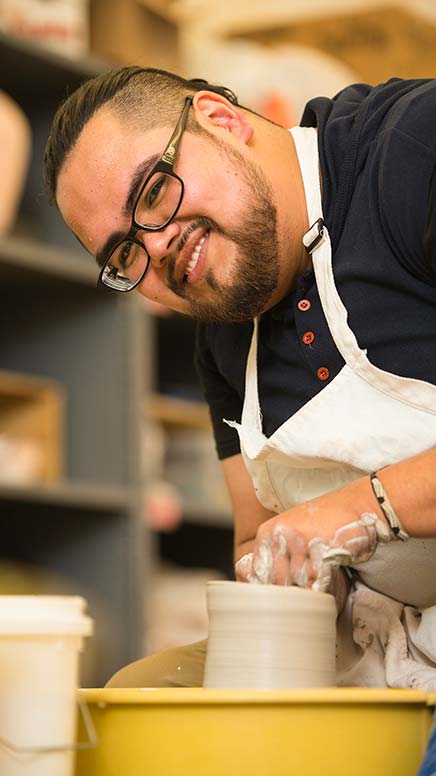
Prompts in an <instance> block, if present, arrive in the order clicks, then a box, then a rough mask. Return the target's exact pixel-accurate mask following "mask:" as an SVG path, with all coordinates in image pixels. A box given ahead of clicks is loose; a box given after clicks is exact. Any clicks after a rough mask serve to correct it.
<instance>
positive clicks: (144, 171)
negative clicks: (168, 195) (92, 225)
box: [95, 154, 161, 267]
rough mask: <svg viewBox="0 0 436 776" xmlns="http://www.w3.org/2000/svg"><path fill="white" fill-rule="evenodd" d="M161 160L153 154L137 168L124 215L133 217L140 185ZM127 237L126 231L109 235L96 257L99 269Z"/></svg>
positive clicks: (131, 182)
mask: <svg viewBox="0 0 436 776" xmlns="http://www.w3.org/2000/svg"><path fill="white" fill-rule="evenodd" d="M160 158H161V156H160V154H153V156H148V157H147V159H144V161H143V162H141V164H139V165H138V167H137V168H136V170H135V172H134V173H133V176H132V179H131V181H130V186H129V190H128V192H127V197H126V201H125V203H124V207H123V215H125V216H130V215H131V212H132V208H133V203H134V202H135V198H136V196H137V194H138V190H139V187H140V185H141V184H142V182H143V180H144V178H146V177H147V176H148V175H149V174H150V172H151V171H152V169H153V167H155V165H156V163H157V162H158V160H159V159H160ZM125 235H126V232H125V231H117V232H112V234H111V235H109V237H108V239H107V240H106V242H105V244H104V245H103V247H102V249H101V250H100V251H98V253H96V255H95V260H96V262H97V264H98V266H99V267H102V266H103V264H104V263H105V261H106V259H107V257H108V256H109V254H110V252H111V251H112V249H113V248H114V247H115V245H116V244H117V243H118V242H119V241H120V240H122V238H123V237H124V236H125Z"/></svg>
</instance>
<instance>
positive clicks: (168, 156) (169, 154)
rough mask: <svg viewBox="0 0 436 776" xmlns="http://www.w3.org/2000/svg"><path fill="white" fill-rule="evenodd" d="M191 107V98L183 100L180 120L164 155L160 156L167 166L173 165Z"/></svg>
mask: <svg viewBox="0 0 436 776" xmlns="http://www.w3.org/2000/svg"><path fill="white" fill-rule="evenodd" d="M191 105H192V97H187V98H186V100H185V106H184V108H183V111H182V115H181V116H180V119H179V120H178V122H177V126H176V128H175V130H174V132H173V134H172V135H171V138H170V141H169V143H168V145H167V147H166V148H165V151H164V153H163V154H162V161H163V162H166V163H167V164H170V165H173V163H174V159H175V157H176V155H177V150H178V147H179V143H180V138H181V136H182V134H183V131H184V129H185V126H186V121H187V118H188V111H189V108H190V107H191Z"/></svg>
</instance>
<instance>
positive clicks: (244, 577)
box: [235, 552, 253, 582]
mask: <svg viewBox="0 0 436 776" xmlns="http://www.w3.org/2000/svg"><path fill="white" fill-rule="evenodd" d="M252 565H253V553H252V552H247V553H246V554H245V555H243V556H242V558H239V560H238V561H237V562H236V563H235V575H236V581H237V582H249V581H250V576H251V572H252Z"/></svg>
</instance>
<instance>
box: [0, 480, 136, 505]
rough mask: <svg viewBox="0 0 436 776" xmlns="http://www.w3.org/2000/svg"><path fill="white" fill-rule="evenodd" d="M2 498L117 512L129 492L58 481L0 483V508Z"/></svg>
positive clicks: (109, 487) (129, 503) (130, 499)
mask: <svg viewBox="0 0 436 776" xmlns="http://www.w3.org/2000/svg"><path fill="white" fill-rule="evenodd" d="M6 501H7V502H11V501H15V502H17V501H18V502H21V503H28V504H30V505H32V504H43V505H44V504H46V505H47V506H48V505H50V506H58V507H77V508H80V509H85V510H92V511H101V512H119V511H120V509H126V508H128V507H129V506H130V505H131V502H132V494H131V491H130V490H129V489H128V488H122V487H113V486H107V487H106V486H104V485H93V484H89V483H76V482H59V483H53V484H51V485H31V486H24V485H23V486H20V485H8V484H6V483H0V510H1V504H2V502H6Z"/></svg>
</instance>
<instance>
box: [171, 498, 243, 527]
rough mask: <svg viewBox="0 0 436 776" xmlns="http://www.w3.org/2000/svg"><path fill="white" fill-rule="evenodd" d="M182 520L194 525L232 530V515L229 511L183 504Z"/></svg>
mask: <svg viewBox="0 0 436 776" xmlns="http://www.w3.org/2000/svg"><path fill="white" fill-rule="evenodd" d="M183 519H184V521H185V522H186V523H193V524H195V525H212V526H217V527H219V528H232V527H233V515H232V513H231V512H230V511H229V512H227V511H225V510H223V509H216V508H214V507H210V506H202V505H199V504H189V503H188V502H185V503H184V504H183Z"/></svg>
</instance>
